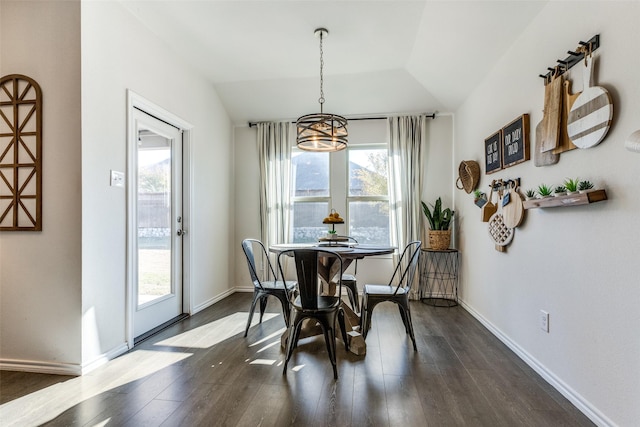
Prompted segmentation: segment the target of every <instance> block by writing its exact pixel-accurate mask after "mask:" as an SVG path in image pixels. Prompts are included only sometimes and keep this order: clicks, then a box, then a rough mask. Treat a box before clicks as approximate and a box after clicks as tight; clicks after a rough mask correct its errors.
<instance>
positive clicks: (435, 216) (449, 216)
mask: <svg viewBox="0 0 640 427" xmlns="http://www.w3.org/2000/svg"><path fill="white" fill-rule="evenodd" d="M421 203H422V211H423V212H424V215H425V216H426V217H427V221H429V227H430V228H431V229H432V230H448V229H449V226H450V225H451V221H452V220H453V215H454V214H455V211H452V210H451V209H450V208H446V209H442V200H440V197H438V199H437V200H436V202H435V204H434V205H433V211H431V210H430V209H429V207H428V206H427V204H426V203H425V202H421Z"/></svg>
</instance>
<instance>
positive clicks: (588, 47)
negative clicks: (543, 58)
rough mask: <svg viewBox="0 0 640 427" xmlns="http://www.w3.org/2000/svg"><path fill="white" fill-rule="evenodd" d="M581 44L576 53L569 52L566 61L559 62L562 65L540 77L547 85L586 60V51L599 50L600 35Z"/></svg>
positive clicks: (549, 68) (559, 60)
mask: <svg viewBox="0 0 640 427" xmlns="http://www.w3.org/2000/svg"><path fill="white" fill-rule="evenodd" d="M579 44H580V46H578V47H577V48H576V50H575V51H574V50H568V51H567V53H568V54H569V56H567V57H566V58H565V59H558V60H557V62H558V64H560V65H556V66H555V67H553V68H552V67H547V70H549V72H548V73H547V74H539V76H540V77H542V78H543V79H544V84H545V85H546V84H547V83H549V82H550V81H551V78H552V77H553V76H560V75H562V74H564V73H566V72H567V71H569V69H570V68H572V67H573V66H574V65H576V64H577V63H579V62H580V61H581V60H582V59H583V58H584V54H585V51H586V52H589V51H591V52H593V51H595V50H596V49H597V48H599V47H600V34H596V35H595V36H593V37H591V39H589V41H586V42H583V41H580V42H579Z"/></svg>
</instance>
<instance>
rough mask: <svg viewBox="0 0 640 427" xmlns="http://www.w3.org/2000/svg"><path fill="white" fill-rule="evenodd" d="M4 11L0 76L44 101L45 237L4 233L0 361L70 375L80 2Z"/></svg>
mask: <svg viewBox="0 0 640 427" xmlns="http://www.w3.org/2000/svg"><path fill="white" fill-rule="evenodd" d="M0 10H1V14H0V16H1V21H0V40H1V45H0V75H2V76H4V75H8V74H14V73H15V74H24V75H27V76H29V77H31V78H33V79H35V80H36V81H37V82H38V83H39V84H40V87H41V88H42V98H43V104H42V105H43V132H42V144H43V148H42V155H43V162H42V163H43V169H42V170H43V172H42V173H43V179H42V181H43V190H42V191H43V199H42V203H43V209H42V211H43V230H42V231H41V232H13V231H12V232H6V231H5V232H0V300H1V301H0V363H1V365H2V367H3V368H10V369H21V370H31V369H34V367H36V366H42V365H49V364H50V366H51V371H53V372H56V371H57V370H59V369H62V370H71V371H73V370H75V369H77V367H78V366H79V365H80V362H81V349H80V348H81V343H80V316H81V311H80V294H81V264H80V262H81V258H80V250H81V249H80V242H81V223H82V215H81V194H80V186H81V184H80V178H81V176H80V170H81V168H80V154H81V152H80V150H81V145H80V143H81V140H80V84H79V81H80V2H79V1H42V2H40V1H28V2H27V1H6V0H3V1H2V2H1V3H0ZM36 369H37V368H36Z"/></svg>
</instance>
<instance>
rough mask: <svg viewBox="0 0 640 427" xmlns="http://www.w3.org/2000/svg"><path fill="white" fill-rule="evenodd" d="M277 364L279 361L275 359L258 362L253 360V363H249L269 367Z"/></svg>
mask: <svg viewBox="0 0 640 427" xmlns="http://www.w3.org/2000/svg"><path fill="white" fill-rule="evenodd" d="M276 362H277V360H274V359H256V360H253V361H251V362H249V365H268V366H271V365H273V364H274V363H276Z"/></svg>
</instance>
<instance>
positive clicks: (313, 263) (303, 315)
mask: <svg viewBox="0 0 640 427" xmlns="http://www.w3.org/2000/svg"><path fill="white" fill-rule="evenodd" d="M289 256H292V257H293V259H294V262H295V268H296V274H297V279H298V285H297V291H298V295H297V296H296V297H295V299H294V300H293V301H292V302H291V323H290V326H289V337H288V341H287V351H286V355H285V361H284V367H283V371H282V374H283V375H285V374H286V373H287V365H288V363H289V359H291V355H292V354H293V350H294V348H295V347H296V346H297V345H298V338H299V337H300V329H301V327H302V321H303V320H305V319H314V320H316V321H317V322H318V324H319V325H320V327H321V328H322V332H323V333H324V339H325V343H326V345H327V352H328V353H329V359H330V360H331V365H332V366H333V377H334V378H335V379H337V378H338V369H337V366H336V338H335V323H336V320H338V323H339V324H340V330H341V332H342V339H343V340H344V345H345V349H346V350H347V351H348V350H349V343H348V341H347V331H346V326H345V320H344V310H343V309H342V307H341V302H342V300H341V298H340V295H341V292H342V258H341V257H340V255H339V254H337V253H336V252H331V251H326V250H321V249H290V250H287V251H283V252H281V253H280V254H279V255H278V269H279V270H280V274H281V276H282V277H284V273H283V270H282V264H283V257H289ZM320 257H323V258H325V260H323V261H324V262H327V259H328V260H329V262H330V263H331V262H335V263H338V266H339V269H338V270H337V274H336V276H335V277H336V278H337V284H336V293H335V294H333V295H322V294H321V293H320V280H319V277H318V263H319V261H320V260H319V258H320ZM330 280H331V278H330Z"/></svg>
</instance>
